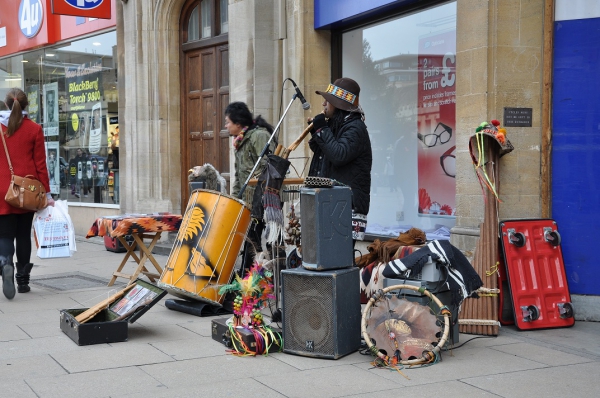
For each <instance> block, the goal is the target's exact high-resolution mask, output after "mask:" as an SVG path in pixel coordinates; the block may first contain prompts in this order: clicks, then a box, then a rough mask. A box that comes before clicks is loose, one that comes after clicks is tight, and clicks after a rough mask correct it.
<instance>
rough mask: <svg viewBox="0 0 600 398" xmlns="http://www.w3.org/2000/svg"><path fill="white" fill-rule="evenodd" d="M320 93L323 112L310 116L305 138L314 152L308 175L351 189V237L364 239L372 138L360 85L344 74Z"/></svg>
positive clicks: (369, 198) (369, 197) (368, 201)
mask: <svg viewBox="0 0 600 398" xmlns="http://www.w3.org/2000/svg"><path fill="white" fill-rule="evenodd" d="M316 93H317V94H319V95H322V96H323V98H324V99H325V101H324V102H323V112H322V113H320V114H318V115H316V116H315V117H314V118H312V119H310V118H309V119H308V121H309V122H311V121H312V123H313V128H312V130H311V131H310V133H311V136H312V137H311V139H310V140H309V141H308V145H309V147H310V149H311V150H312V151H313V152H314V155H313V158H312V160H311V163H310V169H309V172H308V175H309V176H316V177H324V178H331V179H334V180H336V181H339V182H341V183H342V184H345V185H348V186H350V188H351V189H352V239H353V240H354V241H356V240H363V239H364V235H365V228H366V225H367V214H368V213H369V203H370V200H371V166H372V164H373V155H372V152H371V140H370V139H369V133H368V131H367V126H366V125H365V123H364V119H365V116H364V112H363V110H362V108H361V107H360V105H359V102H358V96H359V94H360V86H359V85H358V83H356V82H355V81H354V80H352V79H350V78H347V77H343V78H341V79H337V80H336V81H335V82H333V84H330V85H329V86H328V87H327V90H325V91H316Z"/></svg>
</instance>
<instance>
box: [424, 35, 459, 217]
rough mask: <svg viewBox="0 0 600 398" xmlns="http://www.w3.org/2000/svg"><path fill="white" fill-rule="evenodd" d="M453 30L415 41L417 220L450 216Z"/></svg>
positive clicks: (452, 197)
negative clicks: (417, 66) (417, 68)
mask: <svg viewBox="0 0 600 398" xmlns="http://www.w3.org/2000/svg"><path fill="white" fill-rule="evenodd" d="M455 83H456V30H452V31H447V32H443V33H436V34H433V35H428V36H423V37H421V38H420V39H419V81H418V86H419V89H418V95H419V97H418V127H417V128H418V133H417V138H418V142H419V143H418V152H417V153H418V155H417V156H418V181H419V182H418V186H419V214H420V215H421V216H454V212H455V207H456V203H455V194H456V179H455V174H456V173H455V152H456V145H455V131H454V130H455V106H456V84H455Z"/></svg>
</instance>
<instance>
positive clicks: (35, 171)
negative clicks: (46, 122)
mask: <svg viewBox="0 0 600 398" xmlns="http://www.w3.org/2000/svg"><path fill="white" fill-rule="evenodd" d="M0 126H1V128H2V132H6V127H5V126H2V125H0ZM4 139H5V140H6V145H7V146H8V154H9V155H10V161H11V162H12V166H13V170H14V173H15V174H16V175H18V176H21V177H25V176H26V175H27V174H31V175H32V176H34V177H35V178H37V179H38V180H40V182H41V183H42V184H43V185H44V187H45V188H46V192H50V184H49V181H48V168H47V166H46V148H45V146H44V132H43V131H42V127H41V126H40V125H39V124H36V123H34V122H32V121H31V120H29V119H28V118H27V117H23V123H21V126H20V127H19V128H18V129H17V131H15V132H14V134H13V135H11V136H10V137H6V136H4ZM10 177H11V175H10V169H9V168H8V161H7V160H6V152H5V151H4V145H3V144H2V140H1V139H0V214H10V213H27V212H28V211H29V210H21V209H17V208H16V207H13V206H11V205H9V204H8V203H6V201H5V200H4V197H5V196H6V191H7V190H8V185H9V184H10Z"/></svg>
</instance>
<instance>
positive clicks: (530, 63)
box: [451, 0, 544, 251]
mask: <svg viewBox="0 0 600 398" xmlns="http://www.w3.org/2000/svg"><path fill="white" fill-rule="evenodd" d="M543 11H544V1H543V0H534V1H526V2H523V1H520V0H502V1H499V0H488V1H481V0H460V1H458V2H457V32H458V35H457V43H456V47H457V68H456V70H457V84H456V89H457V91H456V96H457V101H456V130H457V132H458V135H457V140H456V147H457V175H456V203H457V210H456V214H457V217H456V227H454V228H453V229H452V237H451V240H452V242H453V244H454V245H456V246H457V247H459V248H461V249H463V250H467V251H468V250H473V249H474V248H475V244H476V241H477V237H478V235H479V224H480V223H481V222H482V221H483V216H484V199H483V197H482V188H481V187H480V185H479V182H478V180H477V178H476V176H475V172H474V171H473V165H472V162H471V158H470V156H469V153H468V142H469V138H470V136H471V135H472V134H473V133H474V132H475V128H476V127H477V126H478V125H479V124H480V123H481V122H483V121H488V122H489V121H490V120H491V119H498V120H499V121H500V122H501V123H502V124H503V123H504V121H503V112H504V107H520V108H533V127H521V128H515V127H507V128H506V129H507V138H508V139H509V140H510V141H511V143H512V144H513V145H514V147H515V150H514V151H513V152H511V153H509V154H507V155H505V156H504V157H502V158H501V159H500V161H499V163H500V169H499V170H500V171H499V176H500V178H499V181H498V182H497V184H498V186H499V189H500V198H501V200H502V203H500V206H499V218H500V219H506V218H539V217H540V216H541V202H540V192H541V191H540V143H541V82H542V73H543V71H542V49H543V29H542V28H543Z"/></svg>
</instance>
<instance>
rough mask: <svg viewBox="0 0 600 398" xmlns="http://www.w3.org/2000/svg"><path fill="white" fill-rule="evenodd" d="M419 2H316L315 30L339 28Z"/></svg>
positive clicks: (404, 0)
mask: <svg viewBox="0 0 600 398" xmlns="http://www.w3.org/2000/svg"><path fill="white" fill-rule="evenodd" d="M417 1H418V0H369V1H364V0H315V29H332V28H339V27H342V26H344V25H347V24H351V23H355V22H358V21H360V20H363V19H367V18H371V17H374V16H377V15H382V14H385V13H389V12H390V11H392V10H395V9H397V8H399V7H403V6H407V5H410V4H413V3H417Z"/></svg>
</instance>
